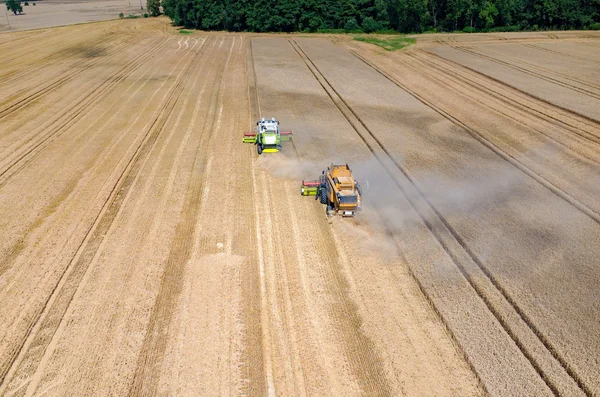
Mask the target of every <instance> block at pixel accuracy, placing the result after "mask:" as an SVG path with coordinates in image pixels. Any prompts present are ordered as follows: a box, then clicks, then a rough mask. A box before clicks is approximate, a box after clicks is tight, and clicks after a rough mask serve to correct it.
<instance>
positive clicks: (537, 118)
mask: <svg viewBox="0 0 600 397" xmlns="http://www.w3.org/2000/svg"><path fill="white" fill-rule="evenodd" d="M406 58H408V59H409V60H410V61H407V63H406V64H405V65H406V66H407V67H410V68H412V69H413V70H418V71H420V72H422V73H423V74H425V75H427V76H428V77H429V78H430V79H431V80H432V81H436V82H437V83H439V84H440V85H443V86H446V87H449V88H450V89H455V90H458V91H460V90H462V89H463V86H462V85H461V84H458V85H457V83H456V82H455V81H454V80H459V81H462V82H464V83H466V84H467V85H468V86H469V87H470V88H469V90H470V91H468V92H469V93H472V92H474V91H473V90H475V92H476V91H480V92H483V93H486V94H489V95H491V96H492V97H494V98H496V99H498V100H499V102H500V103H496V104H489V103H487V102H486V101H482V102H480V103H482V104H485V105H486V106H487V108H488V110H489V111H490V112H495V113H498V114H501V115H502V116H503V117H506V118H507V119H510V120H513V121H515V122H516V123H519V124H521V125H523V126H524V127H525V128H528V129H531V130H534V131H536V132H537V133H538V134H540V135H543V136H545V137H547V138H549V139H550V140H552V141H553V142H555V143H556V144H558V145H560V146H562V147H564V148H565V149H567V150H568V151H569V152H571V153H572V154H573V155H575V156H581V157H582V158H584V159H587V160H589V161H590V162H594V163H600V151H599V149H600V138H599V137H598V136H600V129H596V130H595V131H597V132H598V135H597V134H593V133H592V131H594V130H593V129H591V128H590V129H589V131H590V133H587V132H586V131H584V130H580V129H578V128H577V127H575V126H574V125H571V124H568V123H565V122H563V121H562V120H561V119H560V118H557V117H554V116H551V115H547V114H546V113H543V112H540V111H538V110H537V109H536V107H537V106H536V105H537V104H536V103H532V102H534V100H533V99H532V98H529V101H527V98H523V101H522V102H519V101H518V99H517V100H513V98H512V97H511V96H509V95H506V94H505V93H502V92H499V91H495V90H493V89H491V88H490V86H492V84H489V83H488V84H485V83H479V82H475V81H473V80H471V79H469V78H465V77H463V76H461V75H460V72H459V71H457V70H453V69H452V68H451V67H450V65H444V66H440V65H439V64H438V63H437V60H435V59H432V58H431V57H429V56H425V55H423V54H421V53H407V54H406ZM449 71H452V73H449ZM439 73H441V74H442V76H438V74H439ZM449 77H451V78H452V79H450V78H449ZM465 92H467V90H465ZM515 105H518V106H515ZM503 107H504V108H505V109H503ZM548 113H551V112H550V111H549V112H548ZM515 114H517V115H519V116H521V117H524V118H527V119H529V120H531V121H532V122H531V123H529V122H527V123H526V122H524V121H523V120H520V119H519V118H517V117H515V116H514V115H515ZM544 121H546V122H548V123H549V126H548V127H558V130H559V131H563V130H567V131H569V132H570V134H564V133H563V134H560V135H558V136H556V133H555V132H554V129H553V128H548V127H546V126H545V125H544V124H541V125H540V126H536V125H537V124H540V123H543V122H544ZM599 126H600V124H599ZM549 130H552V131H549ZM573 135H574V136H573ZM590 144H591V145H590ZM563 190H564V189H563Z"/></svg>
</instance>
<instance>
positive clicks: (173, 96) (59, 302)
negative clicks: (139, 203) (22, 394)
mask: <svg viewBox="0 0 600 397" xmlns="http://www.w3.org/2000/svg"><path fill="white" fill-rule="evenodd" d="M199 54H202V52H200V51H199V52H198V53H196V55H195V56H193V57H191V60H190V61H189V62H188V64H187V65H186V68H185V69H184V70H183V71H182V73H181V74H180V75H179V78H178V81H177V82H176V83H175V84H174V87H173V88H172V90H171V92H170V94H169V96H168V98H167V99H166V101H165V102H164V104H163V105H162V106H161V107H160V109H158V111H157V113H156V114H157V115H156V117H155V118H154V119H153V120H151V123H150V126H149V128H148V131H147V132H146V135H145V136H144V138H143V139H142V140H141V141H140V143H139V145H138V147H137V148H136V150H135V152H134V154H133V155H132V157H131V158H130V159H129V162H128V163H127V165H126V166H125V168H124V170H123V172H122V173H121V175H120V176H119V178H118V179H117V181H116V183H115V184H114V186H113V188H112V191H111V193H110V195H109V196H108V198H107V200H106V201H105V203H104V205H103V206H102V209H101V211H100V212H99V214H98V215H97V217H96V219H95V220H94V222H93V224H92V225H91V226H90V228H89V230H88V232H87V234H86V236H85V238H84V239H83V241H82V243H81V245H80V246H79V248H78V250H77V253H76V255H75V257H74V258H73V260H72V261H71V263H70V264H69V266H68V267H67V268H65V270H64V272H63V273H62V276H61V278H60V280H59V282H58V283H57V284H56V286H55V288H54V289H53V291H52V293H51V295H50V296H49V297H48V299H47V300H46V303H45V305H44V307H43V308H42V310H40V314H39V315H38V316H37V317H36V319H35V320H33V321H32V323H31V325H30V327H29V330H28V332H27V334H26V337H25V338H24V340H23V341H22V343H20V344H19V345H18V346H15V348H14V349H13V352H12V353H11V354H10V355H9V357H8V359H7V360H6V362H5V363H3V364H2V366H0V393H2V392H3V391H4V389H5V388H6V387H7V382H6V381H7V375H8V373H9V371H10V372H12V371H14V370H16V368H14V365H15V362H16V360H17V358H18V357H19V356H20V355H21V354H22V353H21V352H22V348H23V346H25V345H26V343H27V342H28V340H29V339H30V338H32V337H34V336H35V335H32V331H33V329H34V328H39V325H40V322H41V321H44V320H45V319H46V315H49V311H51V310H58V311H59V314H58V316H56V315H53V316H49V317H50V318H52V317H58V318H61V319H62V316H63V314H64V313H65V312H66V310H67V308H68V306H69V305H70V303H71V300H72V298H73V295H74V293H75V291H76V290H77V286H78V285H79V283H80V281H81V279H82V278H83V276H84V274H85V272H86V270H87V268H88V266H89V265H90V263H91V262H92V260H93V258H94V257H95V255H96V253H97V251H98V249H99V247H100V245H101V243H102V241H103V240H104V237H105V235H106V233H107V231H108V230H109V228H110V226H111V225H112V223H113V222H114V220H115V218H116V216H117V214H118V213H119V210H120V208H121V206H122V205H123V203H124V201H125V199H126V197H127V196H128V191H129V190H130V189H131V187H132V186H133V182H134V181H135V179H136V178H137V175H138V174H139V172H140V170H141V167H142V165H143V163H144V162H145V160H146V158H147V156H148V154H149V153H150V152H151V150H152V148H153V147H154V144H155V142H156V140H157V138H158V136H159V135H160V134H161V132H162V131H163V129H164V125H165V123H166V121H167V119H168V117H169V115H170V114H171V112H172V111H173V109H174V107H175V105H176V104H177V101H178V99H179V96H180V95H181V92H182V90H183V87H184V85H185V83H186V81H187V79H186V77H187V74H188V72H189V70H190V69H191V66H192V65H193V63H194V62H193V61H194V60H195V59H196V58H197V57H198V56H199ZM67 285H68V286H69V288H67ZM67 290H68V292H67V293H63V292H64V291H67ZM11 370H12V371H11Z"/></svg>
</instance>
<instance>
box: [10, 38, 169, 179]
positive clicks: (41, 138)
mask: <svg viewBox="0 0 600 397" xmlns="http://www.w3.org/2000/svg"><path fill="white" fill-rule="evenodd" d="M167 42H168V39H163V40H162V41H161V42H160V43H159V44H157V45H156V46H155V47H154V48H153V49H152V50H150V51H148V52H146V53H143V54H141V55H139V56H138V57H136V58H135V59H134V60H132V61H131V62H129V63H128V64H127V65H125V66H124V67H123V68H121V69H120V70H119V71H118V72H117V73H116V74H115V75H113V76H112V77H110V78H108V79H107V80H105V81H103V82H102V83H101V84H100V85H98V86H96V87H95V88H93V89H92V90H91V91H90V92H89V93H87V94H86V95H85V96H84V97H83V98H82V99H81V100H80V101H79V102H78V103H77V104H76V105H75V106H73V107H72V108H70V109H68V110H66V111H65V112H63V114H61V115H59V116H58V117H57V118H56V119H55V121H54V122H52V124H51V125H50V127H49V128H48V129H47V130H45V131H44V130H43V131H40V132H39V133H35V134H33V136H32V138H30V140H29V141H27V142H25V145H27V144H28V143H30V141H33V142H31V143H30V144H29V145H27V146H25V145H23V146H22V150H20V151H15V152H13V153H14V154H13V156H11V157H9V158H7V159H3V160H2V162H0V189H1V188H2V187H3V186H4V185H6V183H7V182H8V181H9V180H10V179H11V178H12V177H14V176H15V175H16V174H17V173H19V172H20V171H21V170H23V168H25V167H26V166H27V165H28V164H29V163H31V161H33V160H34V159H35V158H36V157H37V156H38V155H39V154H40V153H41V152H42V151H43V150H44V149H46V148H47V147H48V146H49V145H50V144H51V143H52V142H53V141H54V140H55V139H56V138H58V137H59V136H60V135H61V134H62V133H64V132H65V131H66V130H67V129H68V128H69V127H71V126H72V125H73V124H74V123H75V122H77V121H78V120H79V119H80V118H81V117H83V116H84V115H85V112H86V111H87V110H89V109H90V108H91V107H93V106H94V105H95V104H97V103H98V102H99V101H100V100H102V99H103V98H105V97H106V96H107V95H108V94H109V93H110V92H112V91H113V90H114V89H115V88H116V87H117V86H118V85H119V83H121V82H122V81H123V80H125V79H127V78H128V76H129V74H130V73H132V72H133V71H135V70H136V69H137V68H139V67H140V66H141V65H143V64H144V62H145V61H146V60H147V59H149V58H150V57H152V56H154V55H155V54H156V53H158V52H159V51H160V50H161V49H162V48H163V47H164V46H165V45H166V43H167ZM15 157H16V158H15ZM6 163H8V164H6Z"/></svg>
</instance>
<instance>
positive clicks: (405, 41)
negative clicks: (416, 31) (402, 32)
mask: <svg viewBox="0 0 600 397" xmlns="http://www.w3.org/2000/svg"><path fill="white" fill-rule="evenodd" d="M354 40H358V41H364V42H365V43H371V44H375V45H378V46H379V47H381V48H383V49H384V50H386V51H396V50H400V49H402V48H404V47H408V46H409V45H411V44H415V43H416V40H415V39H412V38H410V37H404V36H394V37H389V38H381V37H372V36H354Z"/></svg>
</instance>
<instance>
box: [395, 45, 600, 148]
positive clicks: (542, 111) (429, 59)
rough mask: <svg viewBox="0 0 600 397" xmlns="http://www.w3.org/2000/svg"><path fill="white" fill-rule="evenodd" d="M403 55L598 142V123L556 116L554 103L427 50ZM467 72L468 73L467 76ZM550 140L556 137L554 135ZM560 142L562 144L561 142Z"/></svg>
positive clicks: (583, 138) (570, 114)
mask: <svg viewBox="0 0 600 397" xmlns="http://www.w3.org/2000/svg"><path fill="white" fill-rule="evenodd" d="M407 56H411V57H414V58H415V59H418V60H419V61H421V62H420V65H421V66H423V65H425V66H428V67H430V68H434V69H436V70H437V71H439V72H442V73H444V74H448V75H450V74H451V76H452V77H454V78H456V79H458V80H460V81H462V82H464V83H465V84H467V85H469V86H470V87H472V88H474V89H477V90H480V91H482V92H486V93H488V94H490V95H492V96H494V97H496V98H498V99H499V100H501V101H502V102H504V103H505V104H506V105H518V106H519V107H522V108H523V110H524V113H528V114H534V115H536V116H537V117H540V118H541V119H543V120H546V121H548V122H551V123H555V124H556V125H559V126H561V127H562V128H564V129H566V130H568V131H569V132H571V133H572V134H574V135H576V136H578V137H580V138H581V140H578V142H582V143H592V144H598V145H600V122H597V121H592V120H590V119H587V118H582V117H581V116H579V115H578V114H576V113H573V112H571V111H568V110H565V109H559V110H562V111H561V112H559V113H558V115H556V112H557V107H556V106H555V105H551V104H549V103H548V102H546V101H543V100H540V99H539V98H535V97H532V96H531V95H528V94H526V93H524V92H523V91H520V90H518V89H516V88H514V87H510V86H507V85H505V84H501V83H499V82H498V81H497V80H494V79H493V78H490V77H488V76H485V75H483V74H481V73H479V72H477V71H474V70H471V69H466V68H464V67H463V66H461V65H458V64H456V63H454V62H452V61H450V60H447V59H445V58H442V57H440V56H439V55H437V54H433V53H429V52H427V53H423V52H412V53H407ZM467 72H468V73H467ZM469 73H471V74H472V75H471V76H469ZM515 108H516V106H515ZM503 114H504V115H505V116H506V117H511V118H512V116H510V115H508V114H505V113H503ZM539 132H540V133H542V134H544V135H546V136H548V137H550V135H549V134H547V133H545V132H543V131H539ZM552 139H554V140H556V139H555V138H552ZM561 144H563V143H562V141H561ZM571 149H573V148H571Z"/></svg>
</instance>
